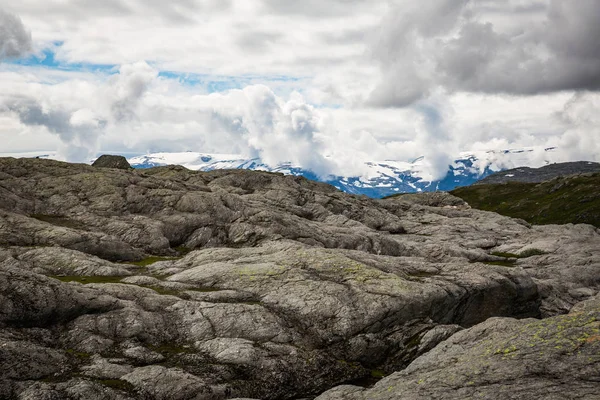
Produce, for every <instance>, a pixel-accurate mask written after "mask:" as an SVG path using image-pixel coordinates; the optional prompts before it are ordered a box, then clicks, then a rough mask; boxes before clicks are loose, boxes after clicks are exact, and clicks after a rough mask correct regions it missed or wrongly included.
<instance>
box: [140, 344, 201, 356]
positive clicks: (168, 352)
mask: <svg viewBox="0 0 600 400" xmlns="http://www.w3.org/2000/svg"><path fill="white" fill-rule="evenodd" d="M147 347H148V348H149V349H150V350H152V351H154V352H156V353H160V354H162V355H163V356H165V357H167V358H168V357H169V356H174V355H178V354H185V353H194V351H193V349H192V348H191V347H184V346H181V345H177V344H160V345H157V346H153V345H148V346H147Z"/></svg>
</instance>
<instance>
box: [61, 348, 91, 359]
mask: <svg viewBox="0 0 600 400" xmlns="http://www.w3.org/2000/svg"><path fill="white" fill-rule="evenodd" d="M65 351H66V353H67V354H69V355H72V356H74V357H77V358H82V359H87V358H90V357H91V356H92V355H91V354H90V353H85V352H83V351H77V350H75V349H67V350H65Z"/></svg>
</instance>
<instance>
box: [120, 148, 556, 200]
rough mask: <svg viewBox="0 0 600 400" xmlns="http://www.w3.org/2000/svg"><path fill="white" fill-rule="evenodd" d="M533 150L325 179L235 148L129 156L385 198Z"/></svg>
mask: <svg viewBox="0 0 600 400" xmlns="http://www.w3.org/2000/svg"><path fill="white" fill-rule="evenodd" d="M554 150H555V149H554V148H549V149H545V151H546V153H548V155H549V158H550V156H551V153H552V152H553V151H554ZM533 151H534V150H533V149H517V150H504V151H488V152H480V153H463V154H461V155H460V156H459V157H458V158H457V159H456V160H455V161H454V162H453V163H452V164H451V165H450V166H449V168H448V172H447V173H446V176H445V177H443V178H442V179H438V180H432V179H428V178H427V174H426V173H425V172H424V170H425V168H424V166H425V165H426V164H425V162H426V160H425V158H424V157H419V158H417V159H415V160H413V161H412V162H404V161H391V160H388V161H373V162H367V163H365V165H366V171H367V173H366V174H365V175H366V176H360V177H358V176H329V177H327V178H324V179H323V178H319V177H318V176H317V175H316V174H315V173H313V172H312V171H310V170H307V169H303V168H301V167H299V166H295V165H292V164H291V163H282V164H278V165H275V166H272V165H267V164H265V163H264V162H262V161H261V160H260V159H258V158H253V159H247V158H243V157H241V156H239V155H236V154H206V153H198V152H184V153H153V154H146V155H141V156H135V157H131V158H129V159H128V161H129V163H130V164H131V165H132V166H133V167H134V168H151V167H156V166H163V165H170V164H174V165H182V166H184V167H186V168H188V169H192V170H199V171H211V170H216V169H248V170H260V171H270V172H280V173H283V174H288V175H296V176H303V177H306V178H307V179H311V180H316V181H321V182H325V183H328V184H330V185H333V186H335V187H337V188H338V189H340V190H342V191H344V192H347V193H352V194H358V195H366V196H369V197H375V198H381V197H385V196H389V195H392V194H396V193H415V192H430V191H436V190H443V191H449V190H452V189H454V188H457V187H461V186H468V185H471V184H473V183H475V182H477V181H478V180H480V179H482V178H485V177H486V176H488V175H491V174H493V173H494V172H498V171H501V170H504V169H506V167H512V166H519V165H525V164H526V163H527V161H528V160H527V155H528V153H530V152H533ZM547 163H550V162H549V161H548V162H547Z"/></svg>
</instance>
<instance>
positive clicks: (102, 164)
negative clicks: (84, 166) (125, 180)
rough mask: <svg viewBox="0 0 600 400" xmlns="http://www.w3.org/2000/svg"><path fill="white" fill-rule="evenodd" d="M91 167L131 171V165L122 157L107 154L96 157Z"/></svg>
mask: <svg viewBox="0 0 600 400" xmlns="http://www.w3.org/2000/svg"><path fill="white" fill-rule="evenodd" d="M92 167H98V168H117V169H131V168H132V167H131V165H129V162H128V161H127V159H126V158H125V157H123V156H114V155H109V154H104V155H101V156H100V157H98V159H97V160H96V161H94V163H93V164H92Z"/></svg>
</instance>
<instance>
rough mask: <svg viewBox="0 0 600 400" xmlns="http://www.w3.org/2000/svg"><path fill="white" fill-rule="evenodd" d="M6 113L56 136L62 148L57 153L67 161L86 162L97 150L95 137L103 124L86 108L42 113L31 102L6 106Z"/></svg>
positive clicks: (39, 105)
mask: <svg viewBox="0 0 600 400" xmlns="http://www.w3.org/2000/svg"><path fill="white" fill-rule="evenodd" d="M5 108H6V110H7V111H10V112H13V113H15V114H17V116H18V118H19V120H20V122H21V123H22V124H24V125H28V126H43V127H45V128H46V129H48V131H50V132H51V133H54V134H57V135H58V136H59V137H60V139H61V141H62V146H61V148H60V149H58V151H59V154H60V155H61V156H62V157H63V158H64V159H66V160H69V161H78V162H87V161H88V160H89V159H90V158H91V157H93V156H94V155H95V153H96V151H97V150H98V138H99V135H100V133H101V129H102V128H103V127H104V125H105V124H106V121H103V120H100V119H98V118H97V117H96V116H95V114H94V113H93V112H92V111H91V110H89V109H79V110H76V111H68V110H64V109H60V108H59V109H49V110H44V109H43V107H42V105H41V104H39V103H38V102H36V101H35V100H33V99H30V100H24V101H19V102H15V103H13V104H6V105H5Z"/></svg>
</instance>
